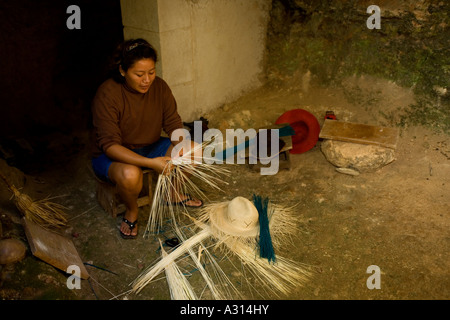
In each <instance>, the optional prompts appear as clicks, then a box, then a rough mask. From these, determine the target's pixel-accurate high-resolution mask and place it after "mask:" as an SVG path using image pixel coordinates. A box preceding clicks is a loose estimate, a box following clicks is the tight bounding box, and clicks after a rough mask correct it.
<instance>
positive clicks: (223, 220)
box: [210, 197, 259, 237]
mask: <svg viewBox="0 0 450 320" xmlns="http://www.w3.org/2000/svg"><path fill="white" fill-rule="evenodd" d="M210 221H211V225H212V226H213V227H215V228H216V229H218V230H220V231H222V232H224V233H227V234H229V235H232V236H239V237H254V236H257V235H258V234H259V214H258V210H257V209H256V207H255V205H254V204H253V203H252V202H251V201H250V200H248V199H246V198H244V197H236V198H234V199H233V200H231V201H229V202H228V203H225V204H224V205H222V206H220V207H219V208H217V210H214V211H211V213H210Z"/></svg>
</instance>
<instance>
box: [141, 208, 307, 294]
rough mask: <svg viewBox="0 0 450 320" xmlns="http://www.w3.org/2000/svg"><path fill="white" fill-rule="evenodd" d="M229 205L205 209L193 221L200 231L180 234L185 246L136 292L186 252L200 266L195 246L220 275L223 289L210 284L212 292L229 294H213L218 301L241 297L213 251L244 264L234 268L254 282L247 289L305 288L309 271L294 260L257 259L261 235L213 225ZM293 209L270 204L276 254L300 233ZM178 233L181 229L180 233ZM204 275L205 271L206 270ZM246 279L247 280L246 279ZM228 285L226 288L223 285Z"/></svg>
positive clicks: (165, 259)
mask: <svg viewBox="0 0 450 320" xmlns="http://www.w3.org/2000/svg"><path fill="white" fill-rule="evenodd" d="M226 205H227V202H220V203H213V204H210V205H207V206H204V207H203V208H202V209H201V211H200V214H199V215H198V217H197V219H194V218H192V219H193V220H194V222H195V225H196V226H197V227H199V229H200V230H199V231H198V232H197V233H196V234H195V235H194V236H192V237H190V238H187V239H186V240H185V238H184V235H181V234H180V237H181V239H182V240H183V242H182V243H181V244H180V246H179V247H177V248H176V249H174V251H172V252H171V253H169V254H168V255H167V256H164V257H162V258H161V259H160V260H159V261H158V262H157V263H155V264H153V265H151V266H150V267H149V268H147V269H146V270H145V271H144V272H143V273H142V274H141V275H140V276H139V277H138V278H137V279H136V281H134V283H133V291H134V292H140V291H141V290H142V289H143V288H144V287H145V286H146V285H147V284H148V283H149V282H151V281H152V280H154V279H155V277H156V276H157V275H158V274H159V273H161V272H162V271H163V270H164V269H165V268H166V267H167V266H168V265H169V264H175V263H177V261H178V259H179V258H180V257H181V256H183V255H184V254H185V253H186V252H190V256H191V258H192V260H193V261H194V262H195V263H197V264H199V262H200V259H199V258H197V257H196V256H195V254H193V252H194V251H195V250H193V248H194V247H196V246H201V248H202V250H203V251H204V253H205V254H206V255H207V256H208V257H209V259H210V261H213V263H214V265H215V268H214V269H213V270H215V271H214V272H218V273H220V276H221V278H220V279H221V280H220V285H211V284H208V287H209V288H210V289H213V290H215V291H218V290H224V289H225V290H226V288H227V287H228V288H229V287H230V285H231V287H232V290H229V291H227V292H216V293H214V294H213V296H214V298H215V299H223V298H226V299H236V297H241V294H240V293H239V292H238V290H237V289H236V288H234V286H233V285H232V284H231V281H230V279H229V278H228V277H227V276H226V275H225V273H224V272H223V271H222V269H221V268H220V266H219V265H218V263H217V262H216V261H215V259H214V258H213V254H212V253H211V252H210V251H211V250H218V251H219V252H221V254H222V255H223V256H230V255H233V256H235V257H237V258H238V260H239V261H240V262H241V265H242V266H241V267H240V268H239V267H237V266H235V268H236V269H237V271H242V272H244V273H245V272H249V274H250V275H251V277H252V280H248V285H249V286H251V287H253V286H254V285H255V284H256V283H258V284H259V285H260V286H261V287H262V288H263V289H264V290H266V292H267V293H268V294H270V295H271V296H273V295H275V296H280V294H281V295H287V294H288V293H289V292H290V291H291V290H292V289H293V288H295V287H297V286H299V285H303V284H304V283H305V282H306V281H307V280H308V279H309V277H310V273H309V271H308V270H307V267H306V266H304V265H301V264H300V263H297V262H295V261H293V260H290V259H287V258H285V257H282V256H277V257H276V259H268V258H267V257H260V256H258V251H260V246H259V242H258V240H259V239H258V238H260V235H259V234H258V235H256V236H255V235H252V236H233V235H230V234H227V233H226V232H224V231H223V230H221V229H220V228H219V227H216V226H214V224H212V223H211V221H210V217H211V212H214V211H216V212H217V211H220V210H223V207H224V206H226ZM293 209H294V207H291V208H284V207H282V206H279V205H275V204H272V203H270V202H267V211H268V214H267V217H268V221H269V225H270V228H271V230H270V233H271V240H272V244H273V247H274V250H275V251H277V250H279V249H280V246H282V245H283V244H285V243H287V241H288V239H289V237H290V236H291V235H293V234H295V233H296V232H297V231H298V229H297V223H296V221H297V218H296V215H295V214H294V210H293ZM178 230H179V229H178ZM206 241H211V242H213V243H214V245H212V246H210V247H206V246H205V245H204V242H206ZM203 272H205V270H203ZM202 275H203V277H204V278H205V280H207V281H212V277H211V276H210V275H208V274H202ZM244 278H246V277H244ZM224 284H225V285H224Z"/></svg>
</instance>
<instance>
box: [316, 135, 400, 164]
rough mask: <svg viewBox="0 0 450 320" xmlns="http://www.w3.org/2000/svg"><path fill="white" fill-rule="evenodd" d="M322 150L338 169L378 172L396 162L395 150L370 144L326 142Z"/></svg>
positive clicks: (323, 143)
mask: <svg viewBox="0 0 450 320" xmlns="http://www.w3.org/2000/svg"><path fill="white" fill-rule="evenodd" d="M321 150H322V153H323V154H324V155H325V157H326V159H327V160H328V161H329V162H331V163H332V164H333V165H335V166H336V167H338V168H349V169H354V170H357V171H359V172H372V171H376V170H377V169H379V168H381V167H384V166H385V165H387V164H389V163H391V162H392V161H394V160H395V151H394V150H393V149H390V148H384V147H380V146H375V145H368V144H359V143H351V142H343V141H335V140H324V141H323V142H322V143H321Z"/></svg>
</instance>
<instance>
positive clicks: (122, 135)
mask: <svg viewBox="0 0 450 320" xmlns="http://www.w3.org/2000/svg"><path fill="white" fill-rule="evenodd" d="M156 61H157V54H156V51H155V50H154V48H153V47H152V46H151V45H150V44H149V43H148V42H147V41H145V40H143V39H135V40H128V41H126V42H124V43H123V44H122V45H120V46H119V47H118V49H117V51H116V54H115V62H114V68H113V75H112V78H110V79H108V80H106V81H105V82H104V83H103V84H102V85H101V86H100V87H99V89H98V90H97V93H96V95H95V97H94V100H93V103H92V114H93V125H94V137H95V150H94V155H93V159H92V165H93V168H94V172H95V173H96V175H97V176H98V177H99V178H100V179H103V180H105V181H109V182H111V183H113V184H115V185H116V187H117V190H118V192H119V194H120V196H121V198H122V200H123V201H124V203H125V206H126V209H127V210H126V212H125V215H124V217H123V220H122V224H121V226H120V234H121V235H122V237H124V238H135V237H136V236H137V218H138V204H137V199H138V196H139V193H140V191H141V189H142V180H143V174H142V169H141V168H150V169H154V170H155V171H157V172H158V173H160V174H161V173H163V171H164V168H165V167H166V165H167V163H168V162H169V161H170V160H171V158H170V156H171V153H172V149H173V147H174V145H173V144H172V141H171V140H170V139H169V138H164V137H161V136H160V135H161V130H164V131H165V132H166V134H167V135H168V136H169V137H170V136H171V134H172V133H173V132H174V130H176V129H180V128H183V123H182V120H181V117H180V115H179V114H178V112H177V104H176V101H175V98H174V97H173V95H172V92H171V90H170V88H169V86H168V85H167V83H166V82H165V81H164V80H162V79H161V78H159V77H157V76H156V70H155V64H156ZM181 200H183V203H184V204H185V205H186V206H191V207H199V206H201V205H202V202H201V200H196V199H191V198H189V197H188V196H186V195H182V196H181Z"/></svg>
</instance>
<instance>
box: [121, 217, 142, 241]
mask: <svg viewBox="0 0 450 320" xmlns="http://www.w3.org/2000/svg"><path fill="white" fill-rule="evenodd" d="M122 221H123V222H125V223H126V224H127V225H128V227H130V234H125V233H123V232H122V230H120V228H119V232H120V235H121V237H122V238H123V239H136V237H137V235H132V234H131V232H132V231H133V229H134V228H135V227H136V224H137V222H138V221H137V220H136V221H135V222H131V221H128V220H127V219H125V218H122Z"/></svg>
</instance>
